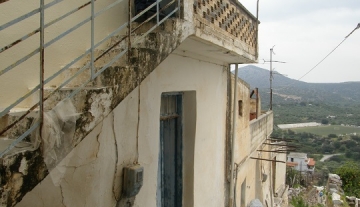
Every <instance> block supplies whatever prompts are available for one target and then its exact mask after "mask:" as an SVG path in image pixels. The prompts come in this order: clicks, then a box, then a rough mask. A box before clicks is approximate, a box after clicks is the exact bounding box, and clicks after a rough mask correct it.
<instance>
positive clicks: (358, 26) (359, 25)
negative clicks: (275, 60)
mask: <svg viewBox="0 0 360 207" xmlns="http://www.w3.org/2000/svg"><path fill="white" fill-rule="evenodd" d="M359 28H360V23H359V24H358V25H357V27H356V28H355V29H353V30H352V31H351V32H350V34H348V35H347V36H346V37H345V38H344V39H343V40H342V41H341V42H340V43H339V44H338V45H337V46H336V47H335V48H334V49H332V50H331V51H330V52H329V53H328V54H327V55H326V56H325V57H324V58H323V59H321V60H320V62H318V63H317V64H316V65H315V66H314V67H312V68H311V69H310V70H309V71H307V72H306V73H305V74H304V75H303V76H301V77H300V78H299V79H297V81H300V80H301V79H302V78H304V77H305V76H306V75H308V74H309V73H310V72H311V71H313V70H314V69H315V68H316V67H317V66H318V65H320V64H321V63H322V62H323V61H324V60H325V59H326V58H328V57H329V56H330V55H331V54H332V53H333V52H334V51H335V50H336V49H337V48H338V47H340V45H342V44H343V43H344V42H345V40H347V38H348V37H349V36H350V35H351V34H352V33H353V32H354V31H355V30H357V29H359ZM294 84H295V83H291V84H289V85H287V86H283V87H281V88H277V90H281V89H284V88H287V87H289V86H291V85H294Z"/></svg>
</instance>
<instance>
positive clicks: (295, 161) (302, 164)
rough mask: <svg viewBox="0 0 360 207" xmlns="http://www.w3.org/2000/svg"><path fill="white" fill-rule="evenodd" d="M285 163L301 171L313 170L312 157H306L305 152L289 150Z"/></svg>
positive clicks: (313, 161)
mask: <svg viewBox="0 0 360 207" xmlns="http://www.w3.org/2000/svg"><path fill="white" fill-rule="evenodd" d="M286 165H287V166H288V167H291V168H294V169H295V170H297V171H300V172H302V173H313V172H314V170H315V160H314V158H308V156H307V154H306V153H299V152H290V153H289V154H288V155H287V163H286Z"/></svg>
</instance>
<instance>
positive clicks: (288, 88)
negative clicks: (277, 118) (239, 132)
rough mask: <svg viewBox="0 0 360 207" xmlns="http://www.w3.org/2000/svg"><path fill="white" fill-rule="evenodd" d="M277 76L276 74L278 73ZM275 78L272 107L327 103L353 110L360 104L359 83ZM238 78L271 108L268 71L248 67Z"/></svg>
mask: <svg viewBox="0 0 360 207" xmlns="http://www.w3.org/2000/svg"><path fill="white" fill-rule="evenodd" d="M275 73H276V72H275ZM275 73H274V75H273V77H274V78H273V104H285V103H300V102H306V103H326V104H327V105H337V106H352V105H359V103H360V82H344V83H307V82H303V81H298V80H294V79H291V78H288V77H285V76H283V75H281V74H277V73H276V74H275ZM238 76H239V77H240V78H241V79H243V80H245V81H246V82H247V83H249V84H250V86H251V88H255V87H257V88H259V91H260V95H261V97H262V102H263V106H264V105H268V104H269V101H268V100H269V76H270V75H269V71H268V70H265V69H262V68H259V67H256V66H245V67H242V68H240V69H239V74H238Z"/></svg>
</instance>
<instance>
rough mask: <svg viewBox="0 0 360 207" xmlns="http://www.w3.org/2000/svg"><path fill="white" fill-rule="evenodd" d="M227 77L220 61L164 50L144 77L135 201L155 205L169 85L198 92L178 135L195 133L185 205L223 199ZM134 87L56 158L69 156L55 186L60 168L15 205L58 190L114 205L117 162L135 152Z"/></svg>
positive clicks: (69, 199) (55, 195) (68, 201)
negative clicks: (139, 182)
mask: <svg viewBox="0 0 360 207" xmlns="http://www.w3.org/2000/svg"><path fill="white" fill-rule="evenodd" d="M226 78H227V73H226V70H224V69H223V67H222V66H219V65H214V64H209V63H205V62H201V61H198V60H194V59H191V58H184V57H180V56H177V55H170V56H169V57H168V58H167V59H166V60H165V61H164V62H163V63H162V64H160V65H159V66H158V67H157V68H156V69H155V70H154V71H153V72H152V73H151V74H150V75H149V76H148V77H147V78H146V79H145V80H144V81H143V83H142V84H141V88H140V89H141V90H140V97H141V105H140V106H141V107H140V124H139V140H138V149H139V163H140V164H141V165H142V166H144V171H145V174H144V185H143V187H142V189H141V191H140V193H139V194H138V195H137V196H136V199H135V206H147V207H148V206H149V207H151V206H154V207H155V206H156V189H157V171H158V154H159V117H160V98H161V94H162V93H163V92H174V91H189V92H191V93H185V94H188V96H189V97H188V98H189V99H191V98H195V97H196V110H194V108H192V109H191V108H189V110H190V111H192V112H195V113H196V116H195V119H196V120H192V121H189V123H191V124H192V125H194V124H196V128H195V129H194V128H191V126H187V125H186V123H185V126H184V130H185V131H184V135H188V136H189V137H191V136H192V135H191V134H195V140H194V141H193V143H194V144H195V146H193V148H194V157H193V158H191V156H190V157H184V162H185V163H184V172H186V173H187V174H186V173H185V175H186V177H185V178H184V180H185V182H186V181H191V180H193V182H194V183H193V187H192V186H191V184H190V185H189V183H184V188H185V189H184V196H188V197H191V194H193V198H192V199H193V201H191V202H190V204H192V205H186V206H210V207H211V206H214V207H218V206H223V205H224V198H225V194H224V193H225V191H224V180H225V178H224V172H225V170H224V167H225V164H224V161H225V159H224V158H225V150H224V149H225V115H226ZM194 92H195V93H194ZM194 94H196V95H194ZM138 95H139V91H138V88H137V89H135V90H134V91H133V92H131V93H130V95H129V96H127V97H126V98H125V100H124V101H123V102H122V103H121V104H120V105H119V106H117V107H116V109H115V110H114V111H113V112H112V113H110V115H109V116H108V117H106V118H105V120H104V121H103V122H102V123H101V124H99V125H98V126H97V127H96V128H95V130H93V131H92V132H91V133H90V134H89V135H88V136H87V137H86V138H85V139H84V140H83V141H82V142H81V143H80V144H79V145H78V146H77V147H76V148H75V149H74V150H73V151H72V153H71V154H69V155H68V156H67V158H66V159H65V160H63V161H62V163H63V164H66V163H68V164H66V166H65V167H64V168H60V170H63V171H62V172H61V173H60V175H63V176H64V177H63V179H62V180H61V182H60V186H55V184H54V183H56V182H55V181H58V179H57V180H56V178H59V176H53V177H51V176H48V177H46V179H45V180H44V181H43V182H41V183H40V184H39V185H38V186H37V187H35V189H34V190H33V191H31V192H30V193H28V194H27V195H26V196H25V197H24V199H23V200H22V201H21V202H20V203H19V204H18V205H17V206H61V205H60V204H61V200H62V197H63V198H64V199H63V203H64V204H65V205H66V206H114V205H115V203H116V201H115V198H119V197H118V195H120V193H121V179H122V172H121V171H122V168H123V167H124V166H127V165H130V164H132V163H133V162H134V161H135V158H136V149H137V147H136V143H137V141H136V128H137V119H138V116H137V111H138V109H137V101H138ZM185 96H186V95H185ZM184 110H186V109H184ZM189 117H190V118H191V117H194V116H189V115H188V118H189ZM185 119H186V117H185ZM184 139H186V138H184ZM189 143H191V139H190V140H187V142H186V143H185V140H184V145H185V146H184V151H186V150H187V149H185V148H186V144H188V146H189ZM116 146H117V149H118V153H117V155H118V156H117V157H116V150H115V147H116ZM190 151H191V149H190ZM116 160H117V163H118V164H117V165H116V166H117V169H116V167H115V163H116ZM191 160H193V163H194V164H193V166H194V167H193V169H191V168H192V166H191ZM189 163H190V164H189ZM189 166H190V167H189ZM189 168H190V169H189ZM53 172H55V171H53ZM191 172H193V178H191ZM189 174H190V175H189ZM185 175H184V176H185ZM52 178H54V179H53V180H52ZM113 183H114V186H113ZM61 192H62V193H61ZM39 201H43V202H39ZM184 206H185V205H184Z"/></svg>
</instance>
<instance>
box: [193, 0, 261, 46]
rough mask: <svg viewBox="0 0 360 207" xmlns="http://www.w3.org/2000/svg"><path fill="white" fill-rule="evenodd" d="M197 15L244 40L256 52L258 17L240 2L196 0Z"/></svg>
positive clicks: (195, 12) (195, 9) (204, 21)
mask: <svg viewBox="0 0 360 207" xmlns="http://www.w3.org/2000/svg"><path fill="white" fill-rule="evenodd" d="M193 9H194V15H195V17H196V18H197V19H198V20H199V21H201V22H203V23H205V24H208V25H213V26H214V27H217V28H219V29H221V30H222V31H224V32H226V33H227V34H229V35H232V36H233V37H234V38H236V39H238V40H240V41H242V42H244V43H245V44H246V45H248V46H249V47H250V49H251V50H252V51H253V52H254V53H255V51H256V49H257V24H258V21H257V18H256V17H254V16H253V15H252V14H251V13H250V12H249V11H248V10H246V8H245V7H243V6H242V5H241V4H240V3H239V2H237V1H236V2H235V1H231V0H230V1H229V0H194V5H193Z"/></svg>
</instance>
